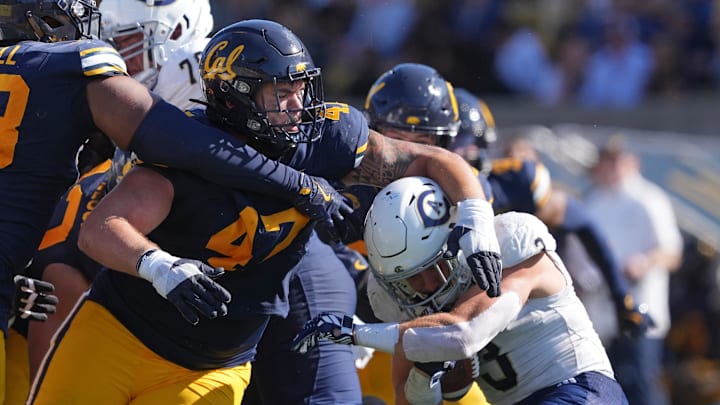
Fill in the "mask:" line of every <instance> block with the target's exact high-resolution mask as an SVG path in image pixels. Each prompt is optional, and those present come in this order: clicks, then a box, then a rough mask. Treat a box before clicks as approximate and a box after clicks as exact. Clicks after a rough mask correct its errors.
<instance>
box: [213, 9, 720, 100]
mask: <svg viewBox="0 0 720 405" xmlns="http://www.w3.org/2000/svg"><path fill="white" fill-rule="evenodd" d="M719 7H720V2H718V1H716V0H644V1H637V0H449V1H436V0H414V1H413V0H286V1H263V0H248V1H242V2H238V1H232V0H214V1H213V11H214V15H215V21H216V24H215V27H216V29H217V28H219V27H222V26H224V25H226V24H228V23H231V22H234V21H236V20H238V19H247V18H267V19H272V20H275V21H278V22H280V23H282V24H284V25H286V26H288V27H289V28H291V29H292V30H293V31H294V32H295V33H296V34H298V35H299V36H300V37H301V38H303V40H304V42H305V45H306V46H307V47H308V48H309V49H310V50H311V52H312V54H313V56H314V58H315V63H316V64H318V65H320V66H322V67H323V69H324V72H325V76H324V80H325V87H326V93H327V94H328V96H330V98H332V97H333V96H334V97H352V96H357V97H360V96H362V95H364V94H365V91H366V90H367V88H368V86H369V85H370V84H371V83H372V82H373V80H374V79H375V78H377V76H378V75H379V74H380V73H382V72H384V71H385V70H387V69H388V68H390V67H392V66H394V65H395V64H397V63H398V62H407V61H411V62H418V63H424V64H428V65H431V66H433V67H435V68H436V69H437V70H438V71H439V72H440V73H441V74H442V75H443V76H445V77H447V78H449V79H450V80H451V81H452V82H453V83H454V84H456V86H458V87H464V88H467V89H469V90H471V91H473V92H475V93H477V94H480V95H483V94H498V93H500V94H509V93H510V94H520V95H525V96H527V97H529V98H532V99H534V100H536V101H537V102H538V103H541V104H543V105H558V104H562V103H575V102H577V103H578V104H581V105H583V106H586V107H588V108H630V107H633V106H635V105H637V104H638V103H639V102H641V101H642V99H643V97H644V96H646V95H647V94H657V95H667V96H679V95H682V94H683V93H685V92H688V91H696V90H701V91H707V90H715V89H717V86H718V83H720V57H719V56H718V47H717V42H718V40H720V12H718V8H719ZM620 72H622V73H623V74H619V73H620Z"/></svg>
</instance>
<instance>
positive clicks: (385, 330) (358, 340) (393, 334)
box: [353, 323, 400, 354]
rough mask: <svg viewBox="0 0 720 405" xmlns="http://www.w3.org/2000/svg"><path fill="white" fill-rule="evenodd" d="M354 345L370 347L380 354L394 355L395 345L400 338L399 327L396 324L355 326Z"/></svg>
mask: <svg viewBox="0 0 720 405" xmlns="http://www.w3.org/2000/svg"><path fill="white" fill-rule="evenodd" d="M353 334H354V340H355V344H356V345H358V346H365V347H371V348H373V349H377V350H380V351H381V352H385V353H390V354H394V353H395V344H396V343H397V342H398V339H399V337H400V325H399V324H397V323H368V324H364V325H355V328H354V330H353Z"/></svg>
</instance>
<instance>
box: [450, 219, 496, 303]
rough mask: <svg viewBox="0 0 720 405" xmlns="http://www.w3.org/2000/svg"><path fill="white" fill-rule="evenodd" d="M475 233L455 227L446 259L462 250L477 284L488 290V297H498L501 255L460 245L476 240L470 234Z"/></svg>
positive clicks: (451, 233)
mask: <svg viewBox="0 0 720 405" xmlns="http://www.w3.org/2000/svg"><path fill="white" fill-rule="evenodd" d="M473 232H475V231H474V230H472V229H469V228H465V227H455V228H454V229H453V230H452V232H450V236H448V241H447V251H446V252H445V257H448V258H449V257H455V256H457V254H458V250H462V251H463V253H464V254H465V261H466V262H467V264H468V267H470V271H471V273H472V276H473V278H474V279H475V282H476V283H477V285H478V287H479V288H480V289H481V290H486V291H487V295H488V297H497V296H499V295H500V283H501V280H502V262H501V261H500V253H498V252H495V251H490V250H482V251H476V252H475V253H470V252H472V248H471V246H468V247H467V248H466V249H463V248H462V247H461V246H460V245H461V244H462V243H463V242H464V240H463V239H466V240H468V241H470V240H474V238H472V237H471V236H470V233H473Z"/></svg>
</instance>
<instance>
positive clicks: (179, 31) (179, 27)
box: [170, 23, 183, 41]
mask: <svg viewBox="0 0 720 405" xmlns="http://www.w3.org/2000/svg"><path fill="white" fill-rule="evenodd" d="M182 34H183V27H182V24H180V23H178V24H177V25H176V26H175V29H174V30H173V32H172V34H170V39H172V40H173V41H177V39H178V38H180V36H182Z"/></svg>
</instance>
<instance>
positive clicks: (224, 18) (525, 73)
mask: <svg viewBox="0 0 720 405" xmlns="http://www.w3.org/2000/svg"><path fill="white" fill-rule="evenodd" d="M212 7H213V14H214V16H215V21H216V24H215V27H216V28H220V27H223V26H225V25H227V24H229V23H232V22H234V21H237V20H240V19H247V18H267V19H273V20H276V21H278V22H280V23H282V24H284V25H286V26H288V27H289V28H291V29H292V30H293V31H294V32H295V33H296V34H298V35H299V36H300V37H301V38H302V39H303V41H304V42H305V45H306V46H307V47H308V48H309V50H310V52H311V54H312V55H313V57H314V59H315V62H316V64H317V65H319V66H321V67H323V72H324V75H323V78H324V84H325V92H326V99H328V100H341V101H345V102H348V103H350V104H353V105H355V106H357V107H362V103H363V101H364V100H363V98H364V95H365V92H366V91H367V89H368V88H369V87H370V84H371V83H372V82H373V81H374V80H375V79H376V78H377V77H378V76H379V75H380V74H381V73H382V72H384V71H385V70H387V69H389V68H390V67H392V66H394V65H395V64H397V63H400V62H419V63H425V64H428V65H431V66H433V67H435V68H436V69H437V70H438V71H439V72H440V73H441V74H442V75H443V76H444V77H446V78H447V79H449V80H450V81H452V82H453V84H454V85H455V86H457V87H465V88H467V89H468V90H471V91H473V92H474V93H475V94H477V95H478V96H480V97H481V98H483V99H485V100H486V101H487V102H488V104H489V106H490V109H491V110H492V112H493V114H494V116H495V120H496V122H497V125H498V129H499V145H498V147H497V148H496V150H499V149H500V148H501V144H502V141H503V139H508V138H509V137H511V136H515V135H520V134H522V135H527V136H529V137H530V139H532V141H533V143H534V145H535V146H536V148H537V149H538V150H539V152H540V153H541V156H542V158H543V162H544V163H546V164H547V165H548V166H549V168H550V170H551V173H552V175H553V178H554V181H555V184H556V185H558V186H559V187H563V188H565V189H567V190H568V191H570V192H572V193H573V194H576V195H578V196H580V197H581V196H582V193H583V191H584V190H586V189H587V187H588V181H587V178H586V176H585V171H586V170H587V168H588V167H589V166H590V165H592V163H593V162H594V159H595V157H596V153H597V147H598V146H601V145H603V144H604V143H605V142H606V141H607V139H608V137H609V136H612V135H615V134H622V135H623V136H624V139H625V140H626V145H627V148H628V149H629V150H631V151H633V152H635V153H637V154H638V155H639V156H640V158H641V161H642V164H643V172H644V174H645V175H646V177H648V178H649V179H651V180H653V181H655V182H656V183H658V184H660V185H661V186H662V187H663V188H664V189H665V190H667V191H668V192H669V193H670V196H671V198H672V200H673V204H674V208H675V210H676V214H677V216H678V221H679V224H680V226H681V227H682V231H683V235H684V236H685V245H686V248H685V252H684V259H683V265H682V266H681V268H680V270H679V271H678V272H677V273H675V274H674V275H673V278H672V280H671V308H672V312H673V324H674V326H673V329H672V331H671V333H670V335H669V336H668V338H667V354H668V356H667V361H666V375H667V383H668V386H669V387H670V389H671V393H672V397H673V399H674V403H675V404H711V403H718V402H717V401H720V349H719V347H720V346H719V345H718V343H719V342H720V330H719V329H720V326H718V325H720V322H718V321H720V258H719V255H718V251H719V250H720V134H718V132H719V131H720V114H719V113H718V106H720V94H718V85H719V84H720V52H718V41H719V40H720V1H717V0H645V1H643V0H639V1H632V0H623V1H613V0H537V1H531V0H505V1H502V0H446V1H437V0H417V1H409V0H396V1H387V0H284V1H261V0H255V1H248V0H244V1H241V2H239V1H233V0H214V1H213V2H212ZM613 29H614V33H615V34H616V36H615V37H613V38H609V37H608V36H606V35H605V34H604V33H606V32H608V31H607V30H613ZM610 41H620V42H619V43H620V45H625V46H628V47H629V46H631V45H632V46H640V47H642V49H644V50H645V53H642V52H640V54H641V55H646V57H647V60H646V62H649V63H650V67H649V68H648V69H646V70H644V71H643V70H642V69H637V71H636V72H629V73H628V75H627V76H628V77H633V78H634V80H635V82H633V83H630V84H631V85H636V86H638V90H639V91H638V92H637V94H627V93H630V91H626V92H623V90H628V89H630V88H631V87H632V86H629V85H628V83H626V82H624V81H620V80H618V81H617V82H613V81H612V80H611V81H608V82H607V83H604V85H605V86H610V87H612V86H613V85H616V86H624V88H619V94H621V97H620V99H621V100H622V101H620V102H613V101H608V100H603V99H601V98H598V99H588V98H587V97H585V98H584V97H583V96H582V94H581V90H580V88H581V86H582V82H583V80H585V79H586V75H585V74H586V70H585V69H587V65H588V61H589V60H590V58H592V57H593V56H595V55H597V54H598V53H599V52H600V51H601V50H602V49H603V46H605V45H607V44H608V43H609V42H610ZM615 43H616V44H617V43H618V42H615ZM502 64H504V65H502ZM500 65H502V66H500ZM630 65H632V63H630ZM629 69H632V66H629ZM619 74H620V75H622V76H625V75H623V73H619ZM633 75H634V76H633ZM558 78H560V80H561V81H564V83H565V86H559V87H558V86H557V80H558ZM618 78H619V77H618ZM638 82H639V83H638Z"/></svg>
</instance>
